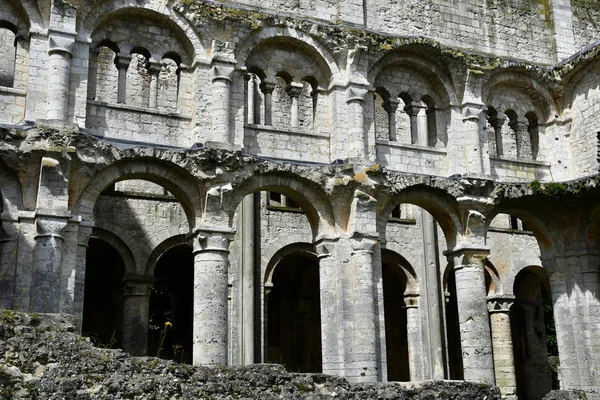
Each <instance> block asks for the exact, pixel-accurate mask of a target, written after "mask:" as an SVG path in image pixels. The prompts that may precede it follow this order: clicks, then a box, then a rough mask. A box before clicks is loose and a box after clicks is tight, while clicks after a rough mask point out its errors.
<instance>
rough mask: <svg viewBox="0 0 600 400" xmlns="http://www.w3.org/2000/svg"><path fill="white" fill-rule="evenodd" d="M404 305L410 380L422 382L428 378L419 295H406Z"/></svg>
mask: <svg viewBox="0 0 600 400" xmlns="http://www.w3.org/2000/svg"><path fill="white" fill-rule="evenodd" d="M404 304H405V305H406V338H407V344H408V365H409V370H410V380H411V381H422V380H423V379H426V377H425V376H424V374H423V346H422V342H423V338H422V335H421V319H420V316H419V294H418V293H405V294H404Z"/></svg>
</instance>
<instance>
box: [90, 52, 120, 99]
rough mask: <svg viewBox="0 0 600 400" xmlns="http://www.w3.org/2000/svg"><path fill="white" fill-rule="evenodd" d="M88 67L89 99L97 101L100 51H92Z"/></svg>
mask: <svg viewBox="0 0 600 400" xmlns="http://www.w3.org/2000/svg"><path fill="white" fill-rule="evenodd" d="M115 61H116V59H115ZM88 65H89V66H88V87H87V99H88V100H96V91H97V87H98V49H91V50H90V57H89V60H88Z"/></svg>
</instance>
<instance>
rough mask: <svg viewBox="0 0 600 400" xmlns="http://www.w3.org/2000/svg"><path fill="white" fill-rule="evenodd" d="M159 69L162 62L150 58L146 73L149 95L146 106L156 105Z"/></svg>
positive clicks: (155, 106) (153, 106)
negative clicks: (147, 75)
mask: <svg viewBox="0 0 600 400" xmlns="http://www.w3.org/2000/svg"><path fill="white" fill-rule="evenodd" d="M161 69H162V63H160V62H157V61H152V60H151V61H149V62H148V73H149V74H150V96H149V98H148V107H150V108H157V107H158V77H159V75H160V71H161ZM119 75H120V73H119ZM119 82H120V80H119Z"/></svg>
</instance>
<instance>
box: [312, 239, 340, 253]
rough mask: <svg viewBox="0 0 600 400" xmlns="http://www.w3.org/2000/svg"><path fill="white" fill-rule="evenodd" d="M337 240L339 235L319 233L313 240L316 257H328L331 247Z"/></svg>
mask: <svg viewBox="0 0 600 400" xmlns="http://www.w3.org/2000/svg"><path fill="white" fill-rule="evenodd" d="M339 240H340V237H339V236H334V235H331V236H329V235H319V236H318V237H317V239H316V240H315V250H316V252H317V257H318V258H326V257H329V256H330V255H331V253H332V251H333V248H334V247H335V246H336V245H337V242H338V241H339Z"/></svg>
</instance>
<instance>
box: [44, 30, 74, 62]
mask: <svg viewBox="0 0 600 400" xmlns="http://www.w3.org/2000/svg"><path fill="white" fill-rule="evenodd" d="M48 33H49V35H48V54H50V55H51V54H61V55H63V56H65V57H69V58H71V57H72V56H73V45H74V44H75V38H76V35H75V34H73V33H68V32H63V31H58V30H52V29H50V30H49V32H48Z"/></svg>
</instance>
